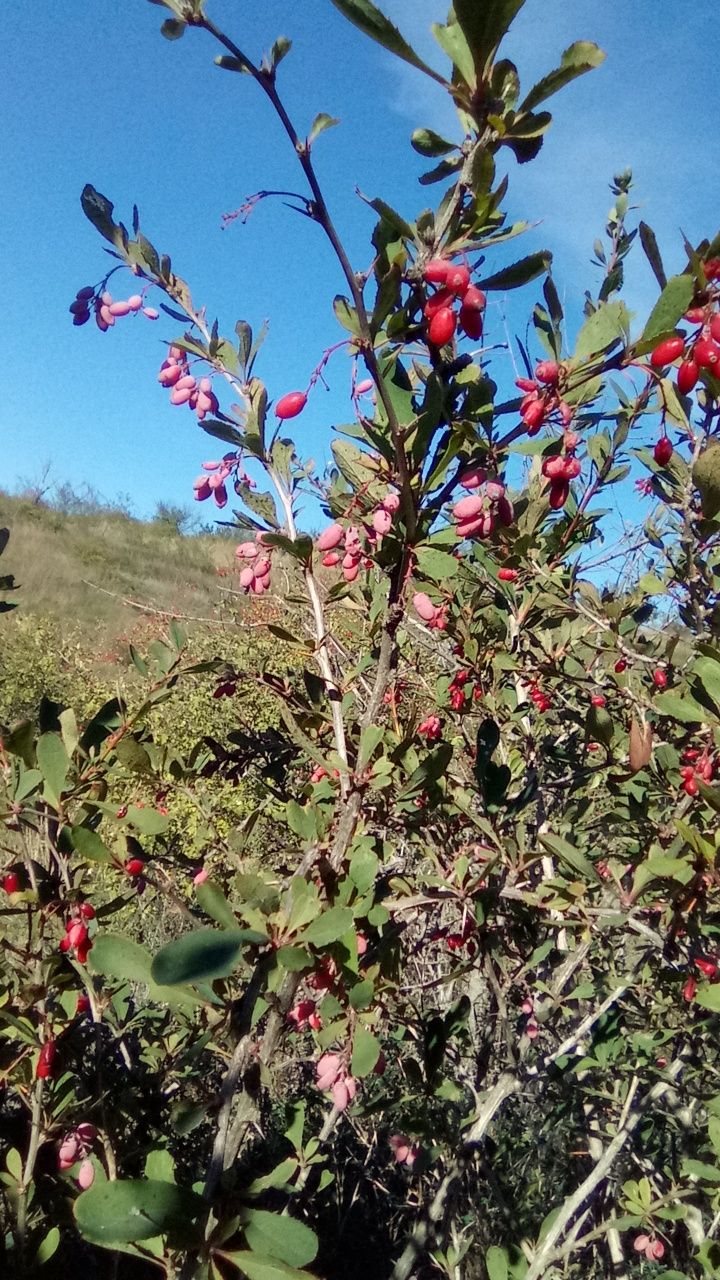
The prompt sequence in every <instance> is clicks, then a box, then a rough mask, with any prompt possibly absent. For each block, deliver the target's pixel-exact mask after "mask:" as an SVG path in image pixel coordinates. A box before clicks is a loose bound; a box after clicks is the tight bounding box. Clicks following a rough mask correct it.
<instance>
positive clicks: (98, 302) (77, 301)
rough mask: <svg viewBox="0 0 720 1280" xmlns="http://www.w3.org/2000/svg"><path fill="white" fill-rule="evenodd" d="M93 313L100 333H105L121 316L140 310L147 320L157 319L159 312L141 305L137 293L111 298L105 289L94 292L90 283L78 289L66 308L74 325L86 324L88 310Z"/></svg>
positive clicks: (141, 299)
mask: <svg viewBox="0 0 720 1280" xmlns="http://www.w3.org/2000/svg"><path fill="white" fill-rule="evenodd" d="M91 308H92V311H93V312H94V314H95V323H96V325H97V327H98V329H100V331H101V333H106V332H107V330H108V329H112V327H113V325H114V324H115V321H116V320H117V319H119V318H120V317H121V316H129V315H137V313H138V312H139V311H142V313H143V315H144V316H147V318H148V320H157V319H158V317H159V315H160V312H159V311H156V310H155V308H154V307H145V306H143V298H142V296H141V295H140V294H139V293H134V294H133V295H132V297H131V298H117V299H116V298H113V296H112V294H111V293H108V291H107V289H104V290H103V292H102V293H100V294H96V292H95V290H94V288H93V287H92V285H89V284H88V285H85V287H84V288H83V289H78V291H77V293H76V294H75V298H74V299H73V301H72V302H71V303H70V306H69V308H68V310H69V311H70V314H71V316H72V318H73V324H74V325H81V324H87V322H88V320H89V319H90V312H91Z"/></svg>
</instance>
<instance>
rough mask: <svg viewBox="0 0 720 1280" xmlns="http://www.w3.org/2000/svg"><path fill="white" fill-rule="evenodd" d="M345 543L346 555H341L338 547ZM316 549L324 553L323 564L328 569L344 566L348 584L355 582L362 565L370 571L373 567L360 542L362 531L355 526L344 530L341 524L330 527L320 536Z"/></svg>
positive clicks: (343, 569) (343, 570)
mask: <svg viewBox="0 0 720 1280" xmlns="http://www.w3.org/2000/svg"><path fill="white" fill-rule="evenodd" d="M341 543H343V549H344V554H343V555H341V553H340V551H338V547H339V546H340V544H341ZM315 547H316V549H317V550H318V551H320V552H321V553H322V563H323V564H324V565H325V567H326V568H327V569H333V568H334V567H335V565H338V564H342V572H343V578H344V579H345V581H346V582H354V581H355V579H356V578H357V576H358V574H359V573H360V566H361V564H363V562H364V564H365V567H366V568H367V569H369V568H370V567H371V565H372V560H370V559H369V558H368V557H367V555H366V554H365V551H364V550H363V545H362V542H361V541H360V530H359V529H358V528H356V527H355V525H350V526H349V528H347V529H343V527H342V525H341V524H331V525H328V527H327V529H324V530H323V532H322V533H321V534H320V537H319V538H318V540H317V542H316V543H315Z"/></svg>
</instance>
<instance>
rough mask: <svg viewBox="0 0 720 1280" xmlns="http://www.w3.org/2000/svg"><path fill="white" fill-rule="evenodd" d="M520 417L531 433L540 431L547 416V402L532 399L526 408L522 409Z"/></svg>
mask: <svg viewBox="0 0 720 1280" xmlns="http://www.w3.org/2000/svg"><path fill="white" fill-rule="evenodd" d="M520 417H521V418H522V420H523V422H524V423H525V426H526V427H527V429H528V434H529V435H534V433H535V432H536V431H538V430H539V429H540V427H541V425H542V423H543V420H544V418H545V402H544V401H543V400H530V401H529V403H528V404H526V405H525V408H524V409H522V410H521V413H520Z"/></svg>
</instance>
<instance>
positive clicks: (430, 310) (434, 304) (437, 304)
mask: <svg viewBox="0 0 720 1280" xmlns="http://www.w3.org/2000/svg"><path fill="white" fill-rule="evenodd" d="M453 301H454V298H453V295H452V294H451V292H450V290H449V289H438V291H437V293H434V294H433V295H432V297H431V298H428V300H427V302H426V303H425V306H424V307H423V315H424V316H425V319H426V320H432V318H433V316H434V315H436V314H437V312H438V311H442V310H443V308H444V307H451V306H452V304H453Z"/></svg>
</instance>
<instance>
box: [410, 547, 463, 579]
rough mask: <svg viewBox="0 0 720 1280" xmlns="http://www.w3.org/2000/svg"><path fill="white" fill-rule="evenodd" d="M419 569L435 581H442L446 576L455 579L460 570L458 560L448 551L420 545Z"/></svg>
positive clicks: (418, 555) (418, 553)
mask: <svg viewBox="0 0 720 1280" xmlns="http://www.w3.org/2000/svg"><path fill="white" fill-rule="evenodd" d="M417 567H418V571H419V572H420V573H421V574H422V575H423V577H425V578H430V579H431V580H432V581H433V582H442V581H443V579H444V578H450V579H453V578H455V577H456V575H457V572H458V562H457V560H456V559H455V556H451V555H450V553H449V552H448V551H438V550H437V549H436V548H435V547H418V550H417Z"/></svg>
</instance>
